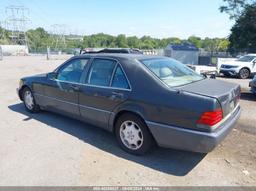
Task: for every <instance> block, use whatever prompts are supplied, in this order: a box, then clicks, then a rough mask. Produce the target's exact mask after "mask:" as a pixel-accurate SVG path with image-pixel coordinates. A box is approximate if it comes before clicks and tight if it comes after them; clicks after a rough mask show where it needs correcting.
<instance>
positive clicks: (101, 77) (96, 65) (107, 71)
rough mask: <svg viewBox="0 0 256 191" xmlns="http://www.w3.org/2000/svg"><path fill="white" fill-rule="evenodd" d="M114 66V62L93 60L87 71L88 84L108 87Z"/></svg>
mask: <svg viewBox="0 0 256 191" xmlns="http://www.w3.org/2000/svg"><path fill="white" fill-rule="evenodd" d="M115 66H116V61H114V60H106V59H94V60H93V62H92V65H91V68H90V71H89V77H88V84H90V85H95V86H109V85H110V81H111V77H112V74H113V71H114V68H115Z"/></svg>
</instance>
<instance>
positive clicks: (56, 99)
mask: <svg viewBox="0 0 256 191" xmlns="http://www.w3.org/2000/svg"><path fill="white" fill-rule="evenodd" d="M34 95H36V96H40V97H46V98H49V99H53V100H55V101H59V102H62V103H67V104H71V105H75V106H79V105H78V104H76V103H72V102H69V101H64V100H61V99H58V98H54V97H49V96H46V95H42V94H38V93H34Z"/></svg>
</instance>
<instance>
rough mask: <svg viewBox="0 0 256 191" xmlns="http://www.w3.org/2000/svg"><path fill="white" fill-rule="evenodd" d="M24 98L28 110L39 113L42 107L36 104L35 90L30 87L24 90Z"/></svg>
mask: <svg viewBox="0 0 256 191" xmlns="http://www.w3.org/2000/svg"><path fill="white" fill-rule="evenodd" d="M22 100H23V103H24V106H25V108H26V110H27V111H29V112H30V113H38V112H39V111H40V107H39V105H37V104H36V101H35V98H34V95H33V92H32V91H31V90H30V89H29V88H28V87H25V88H24V89H23V90H22Z"/></svg>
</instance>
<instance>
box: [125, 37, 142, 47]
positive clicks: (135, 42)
mask: <svg viewBox="0 0 256 191" xmlns="http://www.w3.org/2000/svg"><path fill="white" fill-rule="evenodd" d="M127 44H128V46H129V47H130V48H140V40H139V39H138V37H136V36H131V37H127Z"/></svg>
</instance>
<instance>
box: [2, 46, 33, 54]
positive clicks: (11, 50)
mask: <svg viewBox="0 0 256 191" xmlns="http://www.w3.org/2000/svg"><path fill="white" fill-rule="evenodd" d="M0 49H1V50H2V55H3V56H25V55H28V53H29V52H28V47H27V46H26V45H0Z"/></svg>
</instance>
